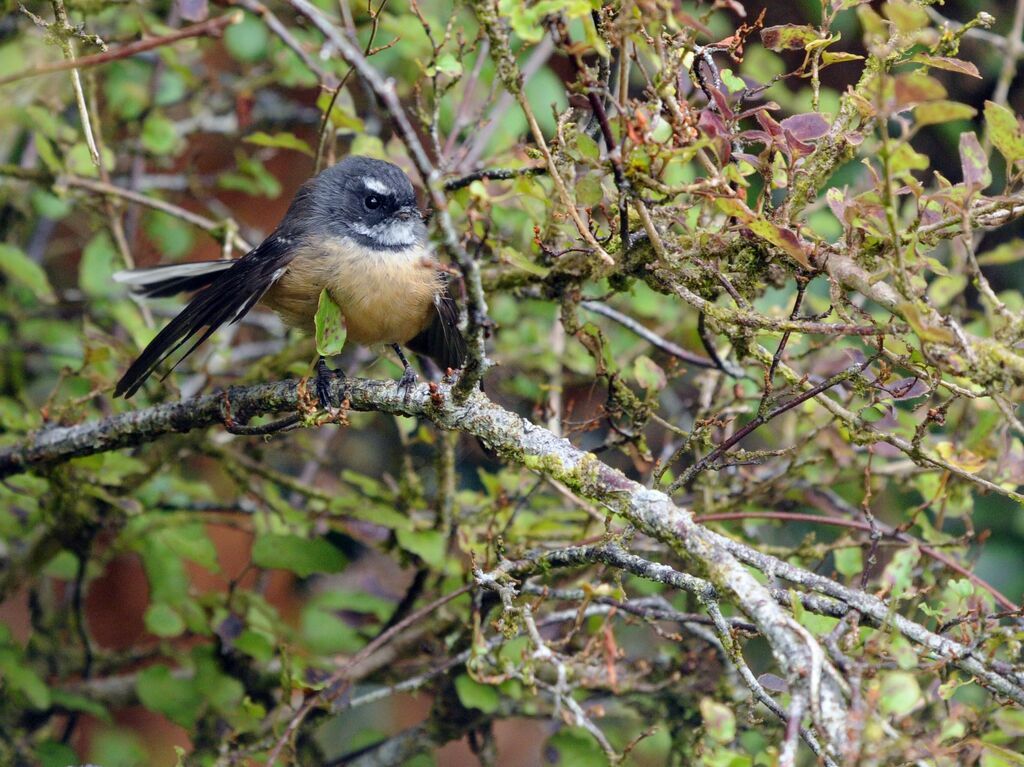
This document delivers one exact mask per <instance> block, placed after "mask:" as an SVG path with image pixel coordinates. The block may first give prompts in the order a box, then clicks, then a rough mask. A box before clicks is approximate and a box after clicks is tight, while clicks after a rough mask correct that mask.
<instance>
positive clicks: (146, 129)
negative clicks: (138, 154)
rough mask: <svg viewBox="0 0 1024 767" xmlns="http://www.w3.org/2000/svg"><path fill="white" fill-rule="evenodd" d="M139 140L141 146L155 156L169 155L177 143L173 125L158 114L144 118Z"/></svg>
mask: <svg viewBox="0 0 1024 767" xmlns="http://www.w3.org/2000/svg"><path fill="white" fill-rule="evenodd" d="M140 139H141V141H142V146H143V147H145V149H146V150H147V151H149V152H150V153H152V154H155V155H165V154H171V153H172V152H174V150H175V148H176V147H177V146H178V143H179V139H178V131H177V129H176V128H175V127H174V123H173V122H172V121H171V120H168V119H167V118H166V117H164V115H163V114H161V113H160V112H152V113H150V115H149V116H148V117H147V118H146V121H145V122H144V123H143V124H142V135H141V136H140Z"/></svg>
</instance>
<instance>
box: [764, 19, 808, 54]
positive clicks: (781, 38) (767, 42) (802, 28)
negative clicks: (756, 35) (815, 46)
mask: <svg viewBox="0 0 1024 767" xmlns="http://www.w3.org/2000/svg"><path fill="white" fill-rule="evenodd" d="M817 39H818V30H816V29H815V28H814V27H812V26H808V25H806V24H804V25H798V24H781V25H779V26H777V27H765V28H764V29H762V30H761V43H762V44H763V45H764V47H765V48H767V49H768V50H770V51H784V50H787V49H788V50H803V48H804V47H805V46H806V45H807V43H810V42H813V41H815V40H817Z"/></svg>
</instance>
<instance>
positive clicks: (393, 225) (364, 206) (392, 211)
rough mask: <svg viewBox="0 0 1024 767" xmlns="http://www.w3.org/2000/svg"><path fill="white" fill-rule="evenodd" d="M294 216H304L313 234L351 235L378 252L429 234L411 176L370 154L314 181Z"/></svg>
mask: <svg viewBox="0 0 1024 767" xmlns="http://www.w3.org/2000/svg"><path fill="white" fill-rule="evenodd" d="M293 214H294V215H293ZM288 218H293V219H299V220H295V221H294V223H295V224H297V225H298V226H299V228H301V229H303V230H305V233H306V234H307V236H308V235H316V236H323V235H327V236H330V237H342V238H348V239H350V240H353V241H355V242H356V243H358V244H359V245H362V246H363V247H366V248H371V249H373V250H386V251H400V250H407V249H408V248H411V247H414V246H417V245H422V244H423V243H424V242H425V240H426V236H427V228H426V226H425V225H424V223H423V215H422V214H421V213H420V210H419V207H417V205H416V193H415V192H414V191H413V188H412V183H411V182H410V181H409V177H408V176H406V175H405V173H403V172H402V169H401V168H399V167H398V166H397V165H392V164H391V163H389V162H384V161H383V160H374V159H372V158H370V157H360V156H350V157H346V158H345V159H344V160H342V161H341V162H339V163H338V164H337V165H334V166H332V167H330V168H328V169H327V170H325V171H323V172H322V173H320V174H319V175H318V176H316V177H315V178H312V179H310V180H309V181H308V182H306V184H305V185H304V186H303V188H302V191H301V192H300V193H299V195H297V196H296V198H295V202H294V203H293V204H292V210H291V211H289V216H288Z"/></svg>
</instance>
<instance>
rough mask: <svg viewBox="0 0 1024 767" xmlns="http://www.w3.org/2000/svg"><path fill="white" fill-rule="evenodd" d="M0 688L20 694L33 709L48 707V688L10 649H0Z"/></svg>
mask: <svg viewBox="0 0 1024 767" xmlns="http://www.w3.org/2000/svg"><path fill="white" fill-rule="evenodd" d="M0 687H3V688H7V689H10V690H14V691H15V692H20V693H21V694H22V695H24V696H25V698H27V699H28V703H29V705H30V706H31V707H32V708H34V709H38V710H42V709H45V708H49V706H50V688H49V687H47V686H46V682H44V681H43V680H42V678H40V676H39V674H37V673H36V672H35V671H34V670H33V669H32V668H31V666H29V665H28V664H26V663H25V659H24V658H22V657H21V655H20V654H18V653H15V652H14V651H13V650H11V649H10V648H3V649H0Z"/></svg>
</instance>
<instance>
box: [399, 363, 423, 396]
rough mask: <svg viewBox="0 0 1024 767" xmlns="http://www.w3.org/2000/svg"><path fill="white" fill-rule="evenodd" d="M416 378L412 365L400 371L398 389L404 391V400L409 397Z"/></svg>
mask: <svg viewBox="0 0 1024 767" xmlns="http://www.w3.org/2000/svg"><path fill="white" fill-rule="evenodd" d="M417 378H418V377H417V375H416V371H415V370H413V369H412V366H408V367H406V368H405V370H403V371H402V377H401V378H399V379H398V391H404V392H405V399H406V401H408V399H409V394H411V393H412V387H413V386H415V385H416V380H417Z"/></svg>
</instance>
